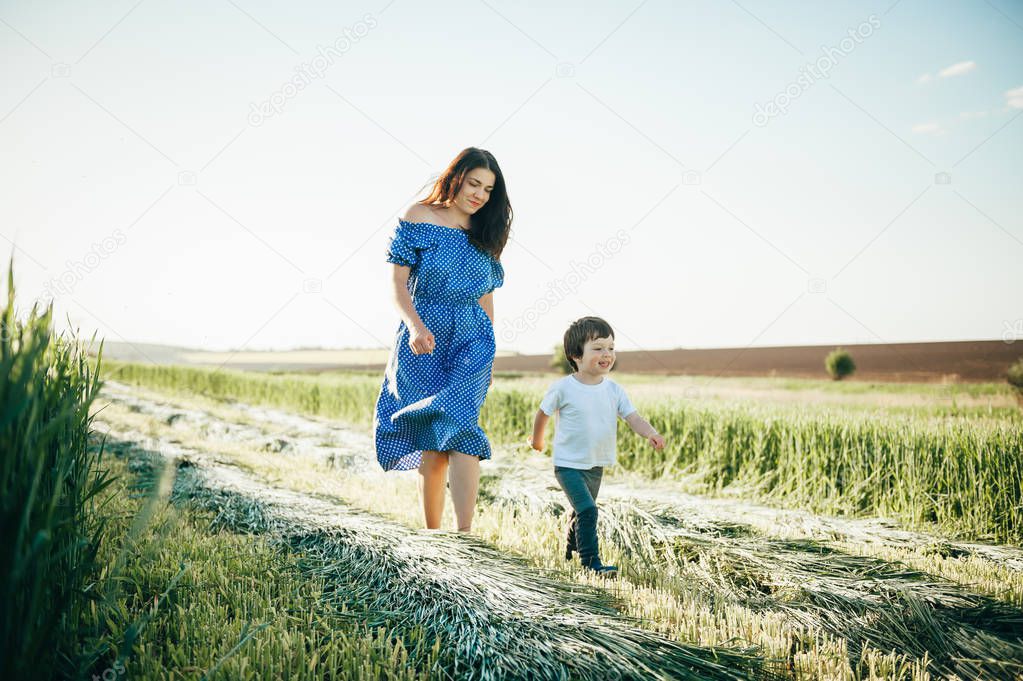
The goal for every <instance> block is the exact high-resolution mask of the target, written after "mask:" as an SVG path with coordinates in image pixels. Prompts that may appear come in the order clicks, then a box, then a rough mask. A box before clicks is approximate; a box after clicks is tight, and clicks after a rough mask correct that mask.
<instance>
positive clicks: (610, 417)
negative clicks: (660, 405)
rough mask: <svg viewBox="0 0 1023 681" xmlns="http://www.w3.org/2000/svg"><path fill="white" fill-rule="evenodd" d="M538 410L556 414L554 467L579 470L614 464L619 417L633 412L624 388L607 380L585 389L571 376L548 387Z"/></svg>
mask: <svg viewBox="0 0 1023 681" xmlns="http://www.w3.org/2000/svg"><path fill="white" fill-rule="evenodd" d="M540 409H541V410H543V413H545V414H547V415H548V416H551V415H553V414H554V413H555V412H557V413H558V418H557V421H556V422H555V426H554V442H553V448H554V465H555V466H564V467H566V468H581V469H587V468H593V467H594V466H613V465H614V464H615V461H616V459H615V456H616V451H617V448H616V444H617V433H618V417H619V416H620V417H622V418H623V419H624V418H625V417H627V416H628V415H629V414H631V413H632V412H634V411H636V408H635V407H633V406H632V402H630V401H629V396H628V395H626V394H625V390H624V388H622V387H621V386H620V385H618V384H617V383H615V382H614V381H612V380H611V379H610V378H608V377H607V376H605V377H604V380H602V381H601V382H600V383H597V384H595V385H587V384H586V383H581V382H580V381H579V380H578V379H577V378H576V377H575V376H573V375H571V374H570V375H568V376H565V377H564V378H562V379H559V380H557V381H555V382H554V383H552V384H551V386H550V388H548V389H547V393H546V394H545V395H544V397H543V400H542V401H541V402H540Z"/></svg>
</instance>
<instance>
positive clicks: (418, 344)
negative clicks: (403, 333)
mask: <svg viewBox="0 0 1023 681" xmlns="http://www.w3.org/2000/svg"><path fill="white" fill-rule="evenodd" d="M435 342H436V341H434V339H433V334H432V333H430V330H429V329H428V328H426V327H425V326H422V325H419V326H414V327H412V329H411V330H410V331H409V334H408V345H409V347H410V348H412V354H413V355H429V354H430V353H432V352H433V346H434V343H435Z"/></svg>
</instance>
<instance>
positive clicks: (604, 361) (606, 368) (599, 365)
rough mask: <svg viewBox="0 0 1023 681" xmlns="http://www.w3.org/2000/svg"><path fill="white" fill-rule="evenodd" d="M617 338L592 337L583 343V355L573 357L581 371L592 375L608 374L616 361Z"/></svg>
mask: <svg viewBox="0 0 1023 681" xmlns="http://www.w3.org/2000/svg"><path fill="white" fill-rule="evenodd" d="M615 357H616V355H615V339H614V338H613V337H611V336H608V337H607V338H591V339H590V340H588V341H586V343H585V344H583V356H582V357H573V358H572V359H574V360H575V363H576V365H577V366H578V367H579V371H581V372H583V373H586V374H590V375H592V376H600V375H606V374H607V373H608V372H610V371H611V367H612V366H614V363H615Z"/></svg>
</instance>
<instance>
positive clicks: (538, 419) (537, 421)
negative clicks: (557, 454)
mask: <svg viewBox="0 0 1023 681" xmlns="http://www.w3.org/2000/svg"><path fill="white" fill-rule="evenodd" d="M548 418H550V417H549V416H547V414H545V413H544V411H543V409H537V410H536V416H535V417H534V418H533V434H532V435H530V436H529V438H527V440H526V442H528V443H529V446H530V447H532V448H533V449H535V450H536V451H538V452H542V451H543V450H544V441H543V434H544V431H545V430H546V429H547V419H548Z"/></svg>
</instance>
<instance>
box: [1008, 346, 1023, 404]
mask: <svg viewBox="0 0 1023 681" xmlns="http://www.w3.org/2000/svg"><path fill="white" fill-rule="evenodd" d="M1005 380H1007V381H1008V382H1009V385H1011V386H1012V388H1013V390H1014V391H1015V392H1016V401H1017V402H1019V406H1020V407H1023V357H1020V358H1019V359H1017V360H1016V363H1015V364H1012V365H1011V366H1010V367H1009V370H1008V371H1007V372H1006V374H1005Z"/></svg>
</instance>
